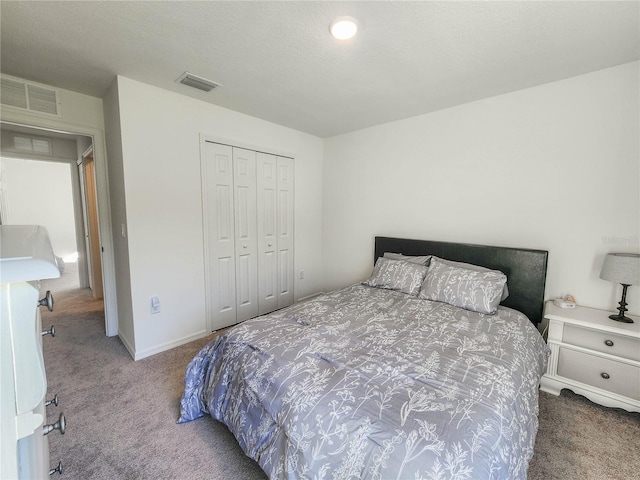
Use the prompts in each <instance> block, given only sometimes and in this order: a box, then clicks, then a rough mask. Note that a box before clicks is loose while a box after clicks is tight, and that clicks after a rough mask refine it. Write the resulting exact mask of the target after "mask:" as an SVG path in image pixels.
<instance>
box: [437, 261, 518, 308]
mask: <svg viewBox="0 0 640 480" xmlns="http://www.w3.org/2000/svg"><path fill="white" fill-rule="evenodd" d="M431 258H435V259H436V260H438V261H439V262H442V263H444V264H445V265H451V266H452V267H460V268H466V269H467V270H476V271H478V272H498V273H502V272H500V271H499V270H491V269H490V268H487V267H481V266H480V265H474V264H473V263H464V262H454V261H453V260H445V259H444V258H438V257H431ZM425 265H427V266H428V265H429V264H428V263H426V264H425ZM507 281H508V279H507ZM508 296H509V287H508V284H507V283H505V284H504V288H503V289H502V297H500V301H501V302H502V301H503V300H505V299H506V298H507V297H508Z"/></svg>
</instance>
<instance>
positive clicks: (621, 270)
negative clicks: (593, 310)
mask: <svg viewBox="0 0 640 480" xmlns="http://www.w3.org/2000/svg"><path fill="white" fill-rule="evenodd" d="M600 278H602V279H603V280H608V281H610V282H615V283H620V284H621V285H622V299H621V300H620V306H619V307H618V312H619V313H618V314H617V315H616V314H614V315H609V318H610V319H611V320H615V321H617V322H624V323H633V320H632V319H630V318H629V317H626V316H625V315H624V312H626V311H627V305H628V303H627V301H626V299H627V287H629V286H631V285H638V284H640V254H637V253H609V254H607V256H606V257H604V263H603V264H602V271H601V272H600Z"/></svg>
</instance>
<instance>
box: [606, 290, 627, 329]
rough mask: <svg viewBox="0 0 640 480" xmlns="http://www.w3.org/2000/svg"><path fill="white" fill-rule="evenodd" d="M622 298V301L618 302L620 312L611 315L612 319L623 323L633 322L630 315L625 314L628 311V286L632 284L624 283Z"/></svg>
mask: <svg viewBox="0 0 640 480" xmlns="http://www.w3.org/2000/svg"><path fill="white" fill-rule="evenodd" d="M621 285H622V298H621V299H620V303H619V304H618V305H619V307H618V314H617V315H609V318H610V319H611V320H615V321H616V322H622V323H633V320H631V319H630V318H629V317H627V316H625V314H624V312H626V311H627V305H629V304H628V303H627V288H628V287H629V286H630V285H628V284H626V283H622V284H621Z"/></svg>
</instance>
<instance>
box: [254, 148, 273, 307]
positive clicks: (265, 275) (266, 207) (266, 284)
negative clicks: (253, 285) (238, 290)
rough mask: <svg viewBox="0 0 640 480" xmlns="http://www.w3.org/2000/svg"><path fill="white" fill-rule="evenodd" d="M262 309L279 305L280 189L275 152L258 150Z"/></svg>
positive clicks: (259, 291) (260, 297) (259, 282)
mask: <svg viewBox="0 0 640 480" xmlns="http://www.w3.org/2000/svg"><path fill="white" fill-rule="evenodd" d="M257 182H258V185H257V187H258V188H257V193H258V205H257V212H258V310H259V313H260V315H264V314H265V313H268V312H272V311H273V310H276V309H277V308H278V223H277V222H278V213H277V211H278V196H277V195H278V190H277V162H276V156H275V155H269V154H266V153H258V157H257Z"/></svg>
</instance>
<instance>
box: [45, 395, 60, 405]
mask: <svg viewBox="0 0 640 480" xmlns="http://www.w3.org/2000/svg"><path fill="white" fill-rule="evenodd" d="M49 405H55V406H56V407H57V406H58V394H57V393H56V394H55V396H54V397H53V398H52V399H51V400H47V401H46V402H45V403H44V406H45V407H48V406H49Z"/></svg>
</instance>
